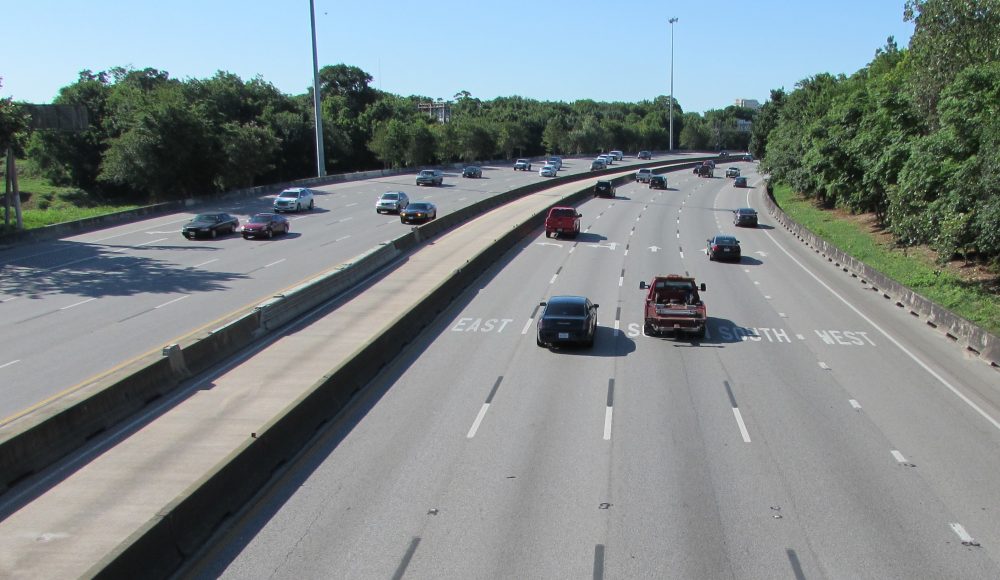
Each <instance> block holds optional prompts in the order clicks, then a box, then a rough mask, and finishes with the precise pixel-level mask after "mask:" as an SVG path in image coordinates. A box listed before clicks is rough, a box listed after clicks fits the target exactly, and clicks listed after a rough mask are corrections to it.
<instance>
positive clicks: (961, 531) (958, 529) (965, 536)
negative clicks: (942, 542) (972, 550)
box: [948, 523, 976, 544]
mask: <svg viewBox="0 0 1000 580" xmlns="http://www.w3.org/2000/svg"><path fill="white" fill-rule="evenodd" d="M948 525H949V526H951V529H952V530H954V532H955V533H956V534H958V539H960V540H962V542H964V543H967V544H975V543H976V540H975V539H973V537H972V536H970V535H969V532H967V531H965V528H963V527H962V524H959V523H954V524H948Z"/></svg>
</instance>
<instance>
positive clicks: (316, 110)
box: [309, 0, 326, 177]
mask: <svg viewBox="0 0 1000 580" xmlns="http://www.w3.org/2000/svg"><path fill="white" fill-rule="evenodd" d="M309 24H310V25H311V26H312V44H313V116H314V117H315V119H316V175H317V176H318V177H323V176H324V175H326V159H325V158H324V155H323V118H322V117H321V116H320V112H321V111H320V98H319V59H318V58H317V56H316V7H315V5H314V0H309Z"/></svg>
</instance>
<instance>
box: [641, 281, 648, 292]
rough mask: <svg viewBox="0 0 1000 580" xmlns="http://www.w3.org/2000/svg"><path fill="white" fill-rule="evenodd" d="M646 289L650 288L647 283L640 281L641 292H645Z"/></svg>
mask: <svg viewBox="0 0 1000 580" xmlns="http://www.w3.org/2000/svg"><path fill="white" fill-rule="evenodd" d="M646 288H649V286H647V285H646V281H645V280H640V281H639V290H645V289H646Z"/></svg>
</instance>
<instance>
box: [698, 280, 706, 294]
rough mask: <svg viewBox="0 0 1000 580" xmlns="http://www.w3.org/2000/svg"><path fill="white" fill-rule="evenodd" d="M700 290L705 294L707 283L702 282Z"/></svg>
mask: <svg viewBox="0 0 1000 580" xmlns="http://www.w3.org/2000/svg"><path fill="white" fill-rule="evenodd" d="M699 288H701V291H702V292H704V291H705V283H704V282H702V283H701V286H699Z"/></svg>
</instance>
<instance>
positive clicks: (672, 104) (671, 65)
mask: <svg viewBox="0 0 1000 580" xmlns="http://www.w3.org/2000/svg"><path fill="white" fill-rule="evenodd" d="M668 22H670V152H671V153H673V151H674V22H677V19H676V18H671V19H670V20H669V21H668Z"/></svg>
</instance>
